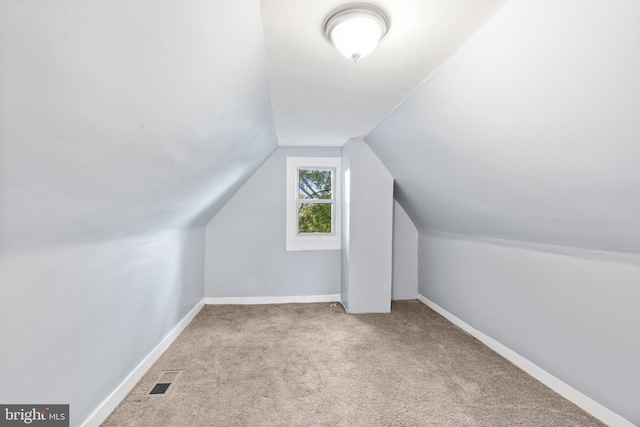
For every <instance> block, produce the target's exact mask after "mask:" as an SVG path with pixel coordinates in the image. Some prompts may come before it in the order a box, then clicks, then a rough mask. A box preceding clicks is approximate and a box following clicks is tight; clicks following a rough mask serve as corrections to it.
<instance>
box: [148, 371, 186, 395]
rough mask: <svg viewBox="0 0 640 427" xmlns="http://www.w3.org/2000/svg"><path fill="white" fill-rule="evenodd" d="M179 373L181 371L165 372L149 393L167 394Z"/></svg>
mask: <svg viewBox="0 0 640 427" xmlns="http://www.w3.org/2000/svg"><path fill="white" fill-rule="evenodd" d="M178 375H180V371H165V372H163V373H162V374H161V375H160V378H158V380H157V381H156V383H155V384H154V386H153V388H152V389H151V391H150V392H149V394H166V393H167V391H168V390H169V387H171V384H173V383H174V382H175V380H176V378H178Z"/></svg>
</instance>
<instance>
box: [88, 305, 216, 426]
mask: <svg viewBox="0 0 640 427" xmlns="http://www.w3.org/2000/svg"><path fill="white" fill-rule="evenodd" d="M202 307H204V299H202V300H201V301H200V302H199V303H198V304H197V305H196V306H195V307H193V309H192V310H191V311H190V312H189V313H188V314H187V315H186V316H184V318H182V320H181V321H180V323H178V324H177V325H176V326H175V327H174V328H173V329H172V330H171V331H170V332H169V333H168V334H167V335H166V336H165V337H164V338H163V339H162V341H160V344H158V345H157V346H156V347H155V348H154V349H153V350H151V353H149V354H148V355H147V357H145V358H144V359H143V360H142V362H140V363H139V364H138V366H136V367H135V368H134V369H133V371H131V373H130V374H129V375H128V376H127V377H126V378H125V379H124V381H122V383H120V385H119V386H118V387H117V388H116V389H115V390H114V391H113V392H112V393H111V394H110V395H109V396H108V397H107V398H106V399H105V400H104V401H103V402H102V403H101V404H100V406H98V408H97V409H96V410H95V411H93V413H92V414H91V415H89V417H88V418H87V419H86V420H85V421H84V423H82V424H81V427H97V426H99V425H100V424H102V423H103V422H104V420H106V419H107V417H108V416H109V415H110V414H111V412H113V410H114V409H115V408H116V407H117V406H118V405H119V404H120V402H122V400H123V399H124V398H125V397H126V396H127V394H128V393H129V392H130V391H131V390H132V389H133V387H134V386H135V385H136V384H137V383H138V381H140V378H142V376H143V375H144V374H145V373H146V372H147V371H148V370H149V368H151V366H152V365H153V364H154V363H155V362H156V360H158V359H159V358H160V356H162V353H164V352H165V350H166V349H167V348H169V346H170V345H171V343H173V341H174V340H175V339H176V338H177V337H178V335H180V333H181V332H182V331H183V330H184V328H186V327H187V326H188V325H189V323H191V321H192V320H193V318H194V317H196V315H197V314H198V312H200V310H201V309H202Z"/></svg>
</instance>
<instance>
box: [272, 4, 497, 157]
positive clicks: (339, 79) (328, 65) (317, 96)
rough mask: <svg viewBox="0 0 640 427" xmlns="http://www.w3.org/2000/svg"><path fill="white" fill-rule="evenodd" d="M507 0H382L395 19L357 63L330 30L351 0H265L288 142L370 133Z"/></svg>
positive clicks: (278, 108)
mask: <svg viewBox="0 0 640 427" xmlns="http://www.w3.org/2000/svg"><path fill="white" fill-rule="evenodd" d="M505 1H506V0H376V1H375V2H373V3H375V4H377V5H378V6H380V7H381V8H382V9H384V10H386V12H387V14H388V17H389V20H390V27H389V31H388V33H387V34H386V36H385V37H384V38H383V39H382V41H381V42H380V44H379V46H378V48H377V49H376V50H375V51H374V52H373V53H372V54H371V55H369V56H367V57H366V58H362V59H361V60H360V61H358V62H357V63H353V62H349V61H348V60H346V59H344V58H343V57H341V56H340V55H339V54H338V53H337V52H336V51H335V50H334V49H333V46H331V44H330V43H329V42H328V41H327V40H326V39H325V38H324V34H323V24H324V22H325V20H326V18H327V17H328V16H329V15H330V14H331V13H332V12H335V11H336V10H339V9H340V8H341V7H344V6H345V5H347V4H350V3H353V2H349V1H344V0H326V1H312V0H305V1H300V0H263V1H262V19H263V25H264V32H265V43H266V48H267V65H268V69H269V79H270V82H271V93H272V102H273V114H274V118H275V124H276V132H277V135H278V143H279V144H280V145H304V146H338V147H339V146H342V145H343V144H344V143H345V142H346V141H347V140H348V139H349V138H352V137H362V136H364V135H366V134H367V133H369V132H370V131H371V129H373V128H374V126H375V125H376V124H377V123H379V122H380V120H382V118H384V116H385V115H386V114H388V113H389V112H390V111H392V110H393V109H394V108H396V107H397V106H398V105H399V104H400V103H401V102H402V101H403V100H404V99H406V97H407V96H409V94H410V93H411V91H412V90H414V89H415V87H416V86H418V85H419V84H420V83H421V82H422V81H423V80H424V79H425V78H427V77H428V76H429V75H430V74H431V73H433V71H435V70H436V69H437V68H438V67H439V66H440V65H441V64H442V63H443V62H444V61H446V59H447V58H448V57H449V56H450V55H451V54H452V53H453V52H455V50H456V49H458V47H459V46H460V45H461V44H462V43H463V42H464V40H465V39H466V38H467V37H468V36H469V34H471V33H472V32H473V31H475V30H476V29H477V28H478V27H479V26H481V25H482V23H483V22H485V21H486V20H487V19H488V18H489V17H490V16H491V15H492V14H494V13H495V12H496V10H498V9H499V7H500V6H502V5H503V4H504V2H505Z"/></svg>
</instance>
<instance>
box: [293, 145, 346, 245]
mask: <svg viewBox="0 0 640 427" xmlns="http://www.w3.org/2000/svg"><path fill="white" fill-rule="evenodd" d="M300 169H320V170H331V172H332V180H331V181H332V182H331V193H332V195H333V198H332V199H331V200H332V202H331V204H332V206H333V209H332V218H331V225H332V230H331V233H298V201H299V200H306V199H299V191H298V190H299V187H298V185H299V183H298V180H299V174H298V171H299V170H300ZM341 174H342V159H341V158H340V157H287V232H286V234H287V244H286V246H287V251H312V250H333V249H340V248H342V228H341V223H342V181H341ZM307 202H308V200H307Z"/></svg>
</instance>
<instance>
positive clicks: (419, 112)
mask: <svg viewBox="0 0 640 427" xmlns="http://www.w3.org/2000/svg"><path fill="white" fill-rule="evenodd" d="M639 53H640V2H637V1H630V2H611V1H602V0H595V1H543V2H536V1H529V0H511V1H510V2H509V3H507V5H506V6H505V7H504V8H502V9H501V10H500V11H499V12H498V13H497V14H496V15H495V16H494V17H493V19H492V20H491V21H490V22H489V23H487V25H485V26H483V27H482V28H481V29H480V30H479V31H478V32H477V33H476V34H475V35H474V36H473V37H472V38H470V39H469V40H468V41H467V43H465V45H464V46H463V47H462V48H461V49H460V50H459V51H458V52H457V53H456V54H455V55H454V56H453V57H452V58H451V59H450V60H449V61H448V62H447V63H446V64H445V65H444V66H443V67H442V68H441V69H440V70H439V71H438V72H437V73H436V74H434V75H433V76H432V77H431V78H430V79H429V80H428V81H427V82H425V84H424V85H422V86H421V87H420V88H419V89H418V90H417V91H416V92H415V93H414V94H413V95H412V96H411V98H409V99H408V100H407V101H406V102H405V103H403V104H402V105H401V106H400V107H399V108H398V109H397V110H396V111H395V112H394V113H392V114H391V115H390V116H389V117H387V118H386V119H385V120H384V121H383V122H382V123H381V124H380V125H379V126H378V127H377V128H376V129H375V130H374V131H373V132H372V133H371V134H369V135H368V136H367V137H366V141H367V142H368V143H369V145H370V146H371V147H372V148H373V149H374V151H376V153H377V154H378V155H379V157H380V158H381V159H382V160H383V161H384V163H385V164H386V165H387V167H388V168H389V170H390V172H391V173H392V175H393V176H394V178H395V179H396V190H397V191H396V197H397V199H398V200H399V202H400V203H401V204H402V205H403V207H404V208H405V209H406V210H407V212H408V213H409V215H410V216H411V218H412V219H413V220H414V222H415V223H416V225H417V226H418V228H419V229H420V231H421V232H423V233H430V232H431V233H438V232H447V233H456V234H462V235H466V236H469V235H472V236H489V237H498V238H506V239H513V240H524V241H533V242H542V243H551V244H559V245H567V246H578V247H583V248H589V249H592V250H595V251H596V252H597V251H599V250H602V249H607V250H619V251H629V252H640V79H639V78H638V76H640V54H639Z"/></svg>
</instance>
